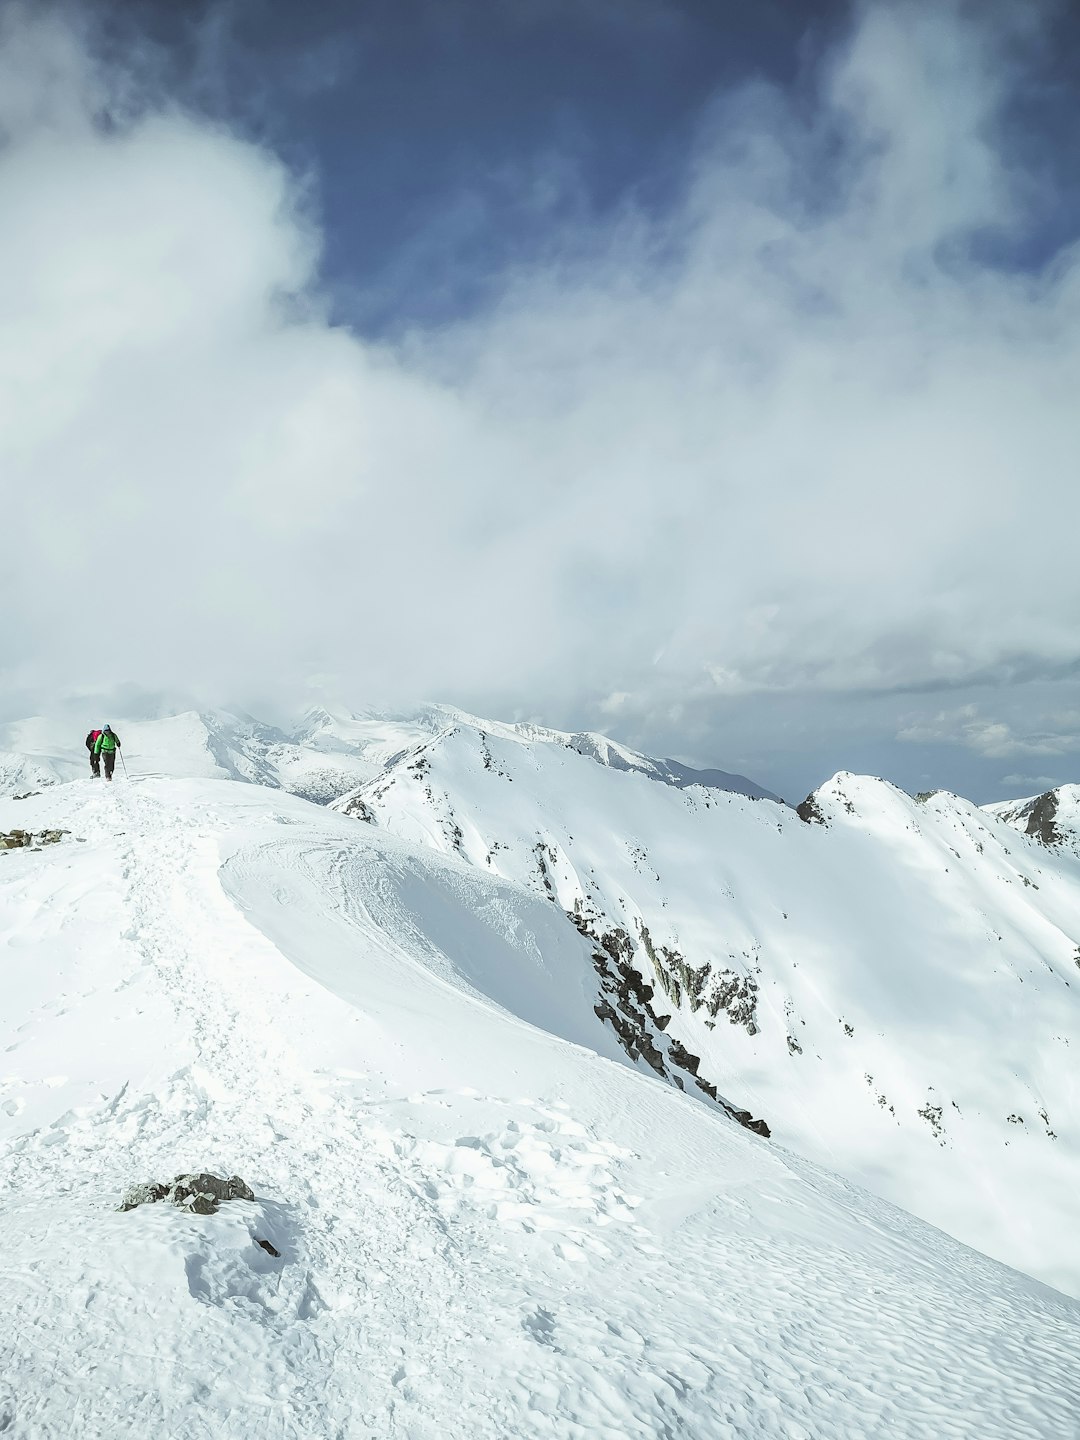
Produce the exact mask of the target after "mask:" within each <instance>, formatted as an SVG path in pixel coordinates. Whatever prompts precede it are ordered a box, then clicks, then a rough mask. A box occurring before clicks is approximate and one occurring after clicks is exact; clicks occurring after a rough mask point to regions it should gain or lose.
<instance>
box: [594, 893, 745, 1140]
mask: <svg viewBox="0 0 1080 1440" xmlns="http://www.w3.org/2000/svg"><path fill="white" fill-rule="evenodd" d="M567 915H568V917H569V919H570V920H571V921H572V922H573V924H574V925H575V926H576V928H577V929H578V930H579V931H580V933H581V934H582V935H584V936H586V937H587V938H588V939H589V940H592V941H593V942H594V944H595V945H596V946H597V948H596V949H594V950H593V956H592V960H593V966H594V967H595V969H596V974H597V977H598V979H599V982H600V995H599V998H598V999H597V1002H596V1004H595V1005H594V1006H593V1010H594V1012H595V1014H596V1017H597V1019H598V1020H601V1021H602V1022H603V1023H604V1024H605V1025H610V1027H611V1029H612V1030H613V1031H614V1032H615V1035H616V1037H617V1039H618V1041H619V1044H620V1045H621V1046H622V1047H623V1049H624V1050H625V1051H626V1053H627V1055H629V1057H630V1059H631V1060H644V1061H645V1063H646V1064H647V1065H648V1066H649V1067H650V1068H651V1069H652V1070H654V1071H655V1072H656V1074H657V1075H659V1076H660V1078H661V1079H662V1080H667V1081H669V1082H670V1083H671V1084H673V1085H677V1086H678V1087H679V1089H680V1090H686V1089H687V1082H688V1081H691V1080H692V1081H693V1082H694V1083H695V1084H696V1085H697V1088H698V1089H699V1090H701V1091H702V1092H703V1093H704V1094H706V1095H707V1096H708V1097H709V1099H710V1100H712V1101H713V1103H714V1104H715V1105H717V1106H719V1108H720V1109H721V1110H723V1111H724V1113H725V1114H726V1115H728V1116H730V1117H731V1119H733V1120H737V1121H738V1122H739V1124H740V1125H743V1126H745V1127H746V1129H748V1130H752V1131H753V1132H754V1133H755V1134H756V1135H763V1136H765V1137H766V1138H768V1136H769V1134H770V1131H769V1127H768V1125H767V1124H766V1123H765V1121H764V1120H755V1119H753V1117H752V1116H751V1114H750V1112H749V1110H741V1109H738V1108H737V1107H736V1106H734V1105H731V1104H729V1103H728V1101H726V1100H725V1099H724V1098H723V1097H722V1096H721V1095H720V1094H718V1092H717V1089H716V1086H715V1085H713V1084H712V1083H711V1082H710V1081H708V1080H706V1079H704V1078H703V1077H702V1076H701V1075H699V1074H698V1071H699V1070H700V1068H701V1057H700V1056H699V1055H695V1054H693V1053H692V1052H691V1051H690V1050H688V1049H687V1048H686V1046H685V1045H683V1044H682V1043H681V1041H679V1040H677V1039H675V1038H673V1037H671V1036H666V1035H664V1033H663V1032H664V1031H665V1030H666V1029H667V1026H668V1025H669V1024H670V1023H671V1016H670V1015H657V1013H656V1011H655V1010H654V1009H653V1004H652V1001H653V996H654V995H655V993H656V991H655V988H654V987H653V986H652V985H650V984H649V983H648V982H647V981H646V980H645V979H643V977H642V975H641V973H640V971H639V970H638V969H637V967H636V965H635V964H634V959H635V953H636V947H635V945H634V941H633V939H632V937H631V936H630V935H629V934H628V933H627V931H626V930H624V929H622V928H621V927H619V926H616V927H614V928H613V929H610V930H601V929H600V928H599V924H598V917H594V916H588V915H586V914H585V913H584V910H583V908H582V906H581V902H580V901H578V902H577V904H576V905H575V908H574V909H573V910H571V911H568V912H567ZM640 938H641V943H642V948H643V949H644V950H645V951H646V953H647V954H648V955H649V957H650V959H652V961H653V964H654V966H655V967H656V972H657V974H658V975H659V976H660V978H661V980H662V981H663V982H664V988H665V990H666V991H667V993H668V994H669V996H672V998H673V999H676V1004H678V1003H679V1001H678V999H677V998H676V997H675V995H673V994H672V991H673V990H678V991H679V992H680V993H681V987H680V986H679V982H678V981H677V980H674V981H672V982H671V983H670V984H669V980H670V978H671V977H670V972H668V971H666V970H665V969H664V968H663V967H662V966H661V965H660V964H658V963H657V951H656V947H655V946H654V945H653V943H652V939H651V937H650V935H649V932H648V930H647V929H646V927H645V926H644V925H641V926H640ZM661 953H662V954H663V955H664V956H665V957H667V958H668V963H669V964H671V963H674V962H676V961H677V962H679V964H680V969H681V973H682V975H683V978H684V980H686V981H687V983H688V984H689V986H690V989H691V992H692V994H693V997H694V1000H696V1002H697V1003H696V1004H693V1008H694V1009H695V1010H696V1009H698V1007H699V1006H700V1005H701V1004H703V1003H705V1002H703V1001H702V1000H701V999H700V998H699V997H700V992H701V988H702V986H703V984H704V981H705V977H706V976H707V975H708V974H709V973H710V967H709V966H708V965H704V966H702V967H701V972H700V974H699V972H698V971H691V970H690V969H689V967H688V966H687V965H686V962H685V961H683V959H682V956H680V955H677V954H676V952H674V951H670V950H668V949H666V948H664V949H662V951H661ZM755 993H756V987H755ZM713 1013H714V1014H715V1013H716V1011H715V1010H714V1011H713ZM747 1028H748V1029H749V1026H748V1027H747ZM753 1033H754V1032H753V1031H751V1034H753ZM665 1045H666V1052H665V1049H664V1047H665Z"/></svg>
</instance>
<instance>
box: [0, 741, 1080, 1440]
mask: <svg viewBox="0 0 1080 1440" xmlns="http://www.w3.org/2000/svg"><path fill="white" fill-rule="evenodd" d="M447 749H448V752H452V749H453V747H452V743H450V742H448V743H447ZM560 758H561V759H562V760H563V762H564V763H566V764H568V765H573V766H575V767H577V766H580V765H584V764H587V763H589V762H585V761H584V760H583V759H582V757H580V756H577V755H574V754H572V753H571V752H567V754H566V755H565V756H563V757H560ZM434 763H435V762H434V761H433V764H434ZM587 773H590V774H600V775H605V774H606V775H609V776H610V777H611V779H612V780H613V781H616V782H617V783H619V784H620V785H623V786H631V787H635V788H636V789H642V790H643V792H644V793H647V794H649V795H651V796H666V797H668V800H669V801H670V803H671V804H673V805H678V806H684V805H686V804H687V796H686V795H684V794H683V793H682V792H679V791H677V790H672V789H669V788H668V787H662V786H658V785H656V784H654V783H653V782H650V781H648V780H645V779H643V778H642V777H638V776H627V775H625V774H620V773H618V772H608V771H604V770H601V769H600V768H599V767H596V766H595V765H590V769H589V771H588V772H587ZM689 798H690V800H693V799H694V797H693V796H690V797H689ZM721 803H722V804H723V805H728V804H730V805H732V806H742V807H746V813H747V814H749V815H755V814H757V815H761V814H764V813H765V809H764V807H763V806H761V805H754V804H753V803H752V802H749V801H743V800H737V799H735V798H732V799H731V800H730V801H722V802H721ZM702 804H703V802H699V809H700V805H702ZM688 813H690V812H688ZM776 813H778V814H782V813H784V812H779V811H778V812H776ZM786 813H787V814H788V815H790V812H786ZM16 821H17V822H18V823H20V824H22V825H24V826H26V827H28V828H31V829H34V828H38V829H40V828H42V827H44V826H52V827H59V826H62V827H64V828H68V829H70V830H71V831H72V832H73V834H72V836H71V837H70V838H69V839H67V840H66V841H65V842H64V843H63V844H61V845H57V846H51V847H49V848H48V849H47V850H42V851H34V850H20V851H13V852H9V853H7V854H6V855H3V856H0V955H2V957H3V962H2V967H0V986H2V1003H0V1053H2V1054H3V1057H4V1068H3V1074H2V1081H0V1122H2V1127H3V1128H2V1132H0V1133H2V1134H3V1137H4V1145H3V1150H2V1152H0V1225H2V1227H3V1228H2V1233H3V1235H4V1245H3V1247H2V1248H0V1297H2V1299H3V1304H4V1309H5V1314H6V1316H7V1318H8V1322H9V1323H8V1324H7V1325H5V1326H4V1327H3V1329H2V1330H0V1424H2V1426H3V1429H4V1433H5V1435H7V1434H10V1435H11V1436H12V1437H17V1440H29V1437H31V1436H33V1437H35V1440H37V1437H54V1436H55V1437H59V1436H61V1435H63V1436H67V1435H70V1434H73V1433H74V1434H78V1435H80V1436H86V1437H99V1436H100V1437H105V1436H109V1437H112V1436H116V1435H121V1434H131V1433H136V1432H137V1431H138V1432H140V1433H141V1432H142V1431H143V1430H149V1429H151V1428H153V1429H156V1430H158V1431H159V1432H160V1433H163V1434H167V1435H181V1434H182V1435H184V1436H185V1440H202V1437H210V1436H215V1437H217V1436H226V1437H249V1436H250V1437H255V1436H260V1437H262V1436H270V1437H290V1440H292V1437H296V1440H299V1437H310V1436H320V1437H323V1436H327V1437H341V1440H344V1437H352V1436H359V1435H370V1436H377V1437H383V1436H385V1437H399V1436H400V1437H410V1440H412V1437H432V1440H434V1437H436V1436H437V1437H439V1440H489V1437H490V1440H505V1437H506V1436H509V1435H526V1434H528V1435H550V1436H558V1437H583V1436H586V1435H587V1436H590V1437H592V1436H600V1437H604V1436H607V1437H611V1440H614V1437H619V1440H626V1437H641V1440H645V1437H650V1440H652V1437H657V1436H661V1435H671V1436H674V1435H702V1436H704V1435H723V1434H732V1435H754V1436H764V1437H777V1440H780V1437H785V1440H790V1437H791V1436H793V1435H798V1434H802V1435H808V1436H809V1435H812V1436H814V1437H817V1436H824V1437H850V1440H862V1437H865V1436H867V1435H871V1434H877V1433H888V1434H889V1435H890V1436H892V1437H901V1440H904V1437H935V1440H937V1437H950V1436H970V1435H972V1434H978V1435H979V1436H980V1437H981V1440H996V1437H1002V1440H1004V1437H1008V1440H1018V1437H1040V1440H1048V1437H1064V1436H1066V1435H1068V1434H1069V1433H1070V1429H1069V1427H1070V1426H1071V1425H1072V1424H1073V1421H1074V1419H1075V1414H1076V1407H1077V1405H1078V1404H1080V1386H1078V1382H1077V1378H1076V1370H1075V1364H1074V1358H1075V1352H1076V1347H1077V1344H1078V1342H1080V1305H1078V1304H1077V1303H1076V1302H1075V1301H1072V1300H1069V1299H1066V1298H1065V1297H1064V1296H1062V1295H1060V1294H1057V1293H1055V1292H1054V1291H1052V1290H1050V1289H1048V1288H1046V1287H1044V1286H1042V1285H1040V1284H1038V1283H1037V1282H1035V1281H1033V1280H1030V1279H1028V1278H1027V1277H1025V1276H1023V1275H1020V1274H1018V1273H1016V1272H1014V1271H1010V1270H1008V1269H1005V1268H1003V1267H1001V1266H1000V1265H998V1264H996V1263H995V1262H993V1261H991V1260H989V1259H986V1258H985V1257H983V1256H980V1255H978V1254H976V1253H974V1252H972V1251H970V1250H968V1249H966V1248H965V1247H963V1246H961V1245H959V1244H957V1243H956V1242H955V1241H953V1240H951V1239H950V1238H948V1237H947V1236H946V1235H944V1234H942V1233H941V1232H939V1231H935V1230H932V1229H930V1228H928V1227H927V1226H926V1225H924V1224H922V1223H920V1222H919V1221H917V1220H915V1219H913V1218H912V1217H910V1216H908V1215H906V1214H904V1213H902V1212H900V1211H897V1210H895V1209H893V1208H892V1207H891V1206H890V1205H888V1204H887V1203H886V1202H884V1201H881V1200H878V1199H875V1198H873V1197H872V1196H871V1195H869V1194H868V1193H866V1192H863V1191H860V1190H858V1189H856V1188H853V1187H851V1186H850V1185H848V1184H845V1183H844V1182H842V1181H840V1180H838V1179H836V1178H834V1177H832V1176H831V1175H829V1174H828V1173H827V1172H825V1171H822V1170H820V1169H818V1168H817V1167H815V1166H814V1165H812V1164H810V1163H809V1162H807V1161H805V1160H801V1159H798V1158H797V1157H796V1156H794V1155H793V1154H791V1153H790V1152H786V1151H784V1150H783V1149H781V1148H779V1147H777V1146H775V1145H774V1144H771V1143H769V1142H764V1141H762V1140H760V1139H759V1138H757V1137H755V1136H753V1135H751V1134H749V1133H747V1132H746V1131H745V1130H744V1129H741V1128H740V1127H738V1126H736V1125H732V1124H731V1123H730V1122H729V1121H727V1120H726V1119H725V1118H724V1117H723V1116H722V1115H721V1114H719V1113H718V1112H717V1111H716V1110H715V1109H713V1108H710V1107H708V1106H706V1105H702V1104H699V1103H697V1102H695V1101H693V1100H691V1099H690V1098H688V1097H687V1096H684V1095H682V1094H680V1093H679V1092H678V1091H677V1090H676V1089H674V1088H672V1087H671V1086H669V1085H665V1084H663V1083H661V1082H660V1081H659V1080H658V1079H656V1078H655V1077H650V1076H649V1075H647V1074H644V1073H639V1072H637V1071H636V1070H635V1069H634V1068H633V1067H632V1066H631V1064H630V1063H629V1061H628V1060H627V1057H626V1056H625V1054H624V1052H623V1050H622V1048H621V1046H620V1045H619V1043H618V1041H617V1039H616V1038H615V1036H614V1035H613V1033H612V1032H611V1031H610V1030H609V1028H608V1027H605V1026H603V1025H601V1024H598V1023H597V1021H596V1018H595V1015H594V1014H593V1012H592V1008H591V1000H592V978H591V977H592V969H591V965H590V961H589V949H590V947H589V944H588V943H587V942H586V941H585V939H584V938H583V937H582V936H580V935H579V934H578V933H577V931H576V930H575V929H574V927H573V926H571V925H569V924H568V923H567V922H565V921H564V920H563V918H562V916H561V913H560V911H559V910H558V909H557V908H556V907H555V906H553V905H552V904H551V902H550V900H549V899H548V898H547V897H546V895H543V894H540V893H539V892H537V891H536V889H535V887H534V886H522V885H521V884H519V883H518V882H516V881H515V880H514V879H512V878H506V877H499V876H497V875H494V874H492V873H485V871H484V870H482V869H481V868H480V867H478V866H476V865H474V864H470V863H469V862H468V861H466V860H464V859H462V858H461V857H460V856H459V855H453V854H440V853H437V851H436V848H435V847H434V846H433V845H432V844H430V843H427V844H423V845H419V846H418V845H416V844H414V843H412V842H410V841H408V840H406V839H400V838H396V837H394V836H392V835H389V834H386V833H384V832H382V831H380V830H378V829H376V828H375V827H373V826H370V825H363V824H357V822H356V821H355V820H353V819H351V818H349V817H347V816H343V815H340V814H335V813H334V812H332V811H329V810H326V809H323V808H320V807H317V806H314V805H311V804H310V803H308V802H305V801H303V800H302V799H299V798H294V797H290V796H288V795H285V794H282V793H281V792H276V791H273V790H271V789H268V788H265V787H261V786H257V785H252V784H250V783H242V784H241V783H237V782H235V781H226V780H213V779H188V780H182V781H176V780H136V781H135V782H133V783H131V784H129V785H127V786H124V785H123V783H118V784H117V785H115V786H114V787H113V788H112V789H111V790H107V789H105V787H104V786H101V785H98V786H95V785H94V784H93V783H92V782H91V781H89V780H80V781H77V782H75V783H68V784H61V785H56V786H54V787H52V788H51V789H49V790H48V791H46V792H44V793H43V794H42V795H40V796H37V797H33V798H30V799H27V800H23V801H19V802H14V801H11V800H6V801H3V802H0V826H3V827H5V828H6V827H9V826H10V825H11V824H13V823H15V822H16ZM788 823H792V824H795V825H798V824H799V822H798V821H796V820H794V819H793V818H792V820H791V821H789V822H788ZM805 833H806V834H810V833H811V832H810V831H809V830H807V831H806V832H805ZM185 1167H210V1168H218V1169H220V1170H221V1171H222V1172H228V1171H233V1170H235V1171H237V1172H238V1173H239V1174H241V1175H242V1176H243V1177H244V1178H245V1179H246V1180H247V1181H248V1183H249V1184H251V1185H252V1187H253V1189H254V1191H255V1194H256V1197H257V1198H256V1200H255V1202H253V1203H249V1202H244V1201H234V1202H231V1203H230V1204H229V1205H227V1206H224V1207H223V1208H222V1210H221V1212H220V1213H219V1214H218V1215H216V1216H211V1217H196V1216H190V1215H184V1214H182V1213H180V1212H178V1211H175V1210H172V1209H168V1208H164V1207H161V1206H151V1207H143V1208H141V1209H139V1210H135V1211H132V1212H131V1213H129V1214H118V1213H117V1212H116V1211H115V1210H113V1209H112V1208H111V1207H112V1205H113V1204H114V1203H115V1201H116V1199H117V1198H118V1196H119V1193H120V1191H121V1190H122V1189H123V1188H124V1187H125V1186H126V1185H127V1184H129V1183H130V1182H132V1181H133V1180H138V1179H150V1178H155V1177H159V1176H167V1175H169V1174H171V1173H173V1172H174V1171H177V1170H179V1169H182V1168H185ZM260 1238H266V1239H269V1240H270V1241H271V1242H272V1243H273V1244H274V1246H275V1247H276V1248H277V1249H278V1250H280V1252H281V1254H280V1257H278V1258H274V1257H271V1256H270V1255H268V1254H267V1253H266V1252H265V1251H264V1250H263V1249H261V1248H260V1247H259V1246H258V1245H257V1244H256V1241H257V1240H258V1239H260ZM690 1277H692V1278H690Z"/></svg>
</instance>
